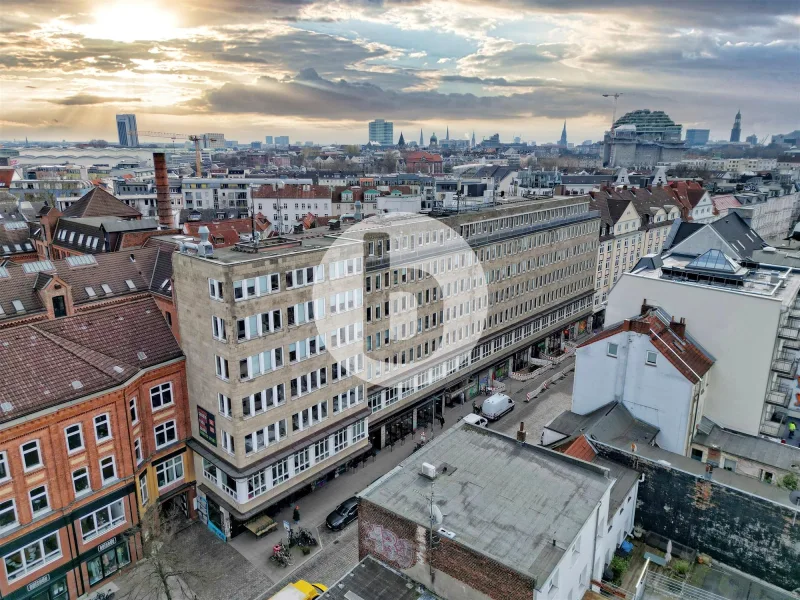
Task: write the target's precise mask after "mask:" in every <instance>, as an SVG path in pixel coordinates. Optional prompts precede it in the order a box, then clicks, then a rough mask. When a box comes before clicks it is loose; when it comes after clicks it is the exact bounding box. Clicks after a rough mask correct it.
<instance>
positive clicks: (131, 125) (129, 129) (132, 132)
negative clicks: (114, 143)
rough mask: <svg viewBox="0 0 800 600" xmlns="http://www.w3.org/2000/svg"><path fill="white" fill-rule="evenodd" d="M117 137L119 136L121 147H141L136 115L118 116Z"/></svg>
mask: <svg viewBox="0 0 800 600" xmlns="http://www.w3.org/2000/svg"><path fill="white" fill-rule="evenodd" d="M117 135H118V136H119V145H120V146H129V147H134V146H138V145H139V130H138V128H137V127H136V115H117Z"/></svg>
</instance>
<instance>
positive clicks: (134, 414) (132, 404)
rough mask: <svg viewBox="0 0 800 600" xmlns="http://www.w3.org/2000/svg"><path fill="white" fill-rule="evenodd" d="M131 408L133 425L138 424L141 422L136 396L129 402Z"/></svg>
mask: <svg viewBox="0 0 800 600" xmlns="http://www.w3.org/2000/svg"><path fill="white" fill-rule="evenodd" d="M128 404H129V406H130V410H131V425H136V424H137V423H138V422H139V410H138V408H137V406H136V396H134V397H133V398H131V399H130V401H129V402H128Z"/></svg>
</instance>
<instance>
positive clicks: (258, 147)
mask: <svg viewBox="0 0 800 600" xmlns="http://www.w3.org/2000/svg"><path fill="white" fill-rule="evenodd" d="M250 148H252V149H253V150H261V142H250Z"/></svg>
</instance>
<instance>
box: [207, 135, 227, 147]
mask: <svg viewBox="0 0 800 600" xmlns="http://www.w3.org/2000/svg"><path fill="white" fill-rule="evenodd" d="M202 138H203V139H202V144H203V148H206V149H222V148H225V134H224V133H204V134H203V135H202Z"/></svg>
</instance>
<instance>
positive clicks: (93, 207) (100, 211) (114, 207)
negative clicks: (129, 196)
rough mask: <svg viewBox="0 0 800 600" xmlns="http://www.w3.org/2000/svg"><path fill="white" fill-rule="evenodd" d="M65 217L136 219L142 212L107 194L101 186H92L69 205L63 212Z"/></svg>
mask: <svg viewBox="0 0 800 600" xmlns="http://www.w3.org/2000/svg"><path fill="white" fill-rule="evenodd" d="M63 216H65V217H124V218H129V219H138V218H140V217H141V216H142V214H141V213H140V212H139V211H138V210H136V209H135V208H133V207H130V206H128V205H127V204H125V203H124V202H122V201H121V200H118V199H117V198H116V197H115V196H113V195H112V194H109V193H108V192H107V191H105V190H104V189H102V188H99V187H94V188H92V189H91V190H89V191H88V192H86V193H85V194H84V195H83V196H82V197H81V199H80V200H78V201H77V202H75V203H74V204H72V205H71V206H69V207H68V208H67V209H66V210H65V211H64V213H63Z"/></svg>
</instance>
